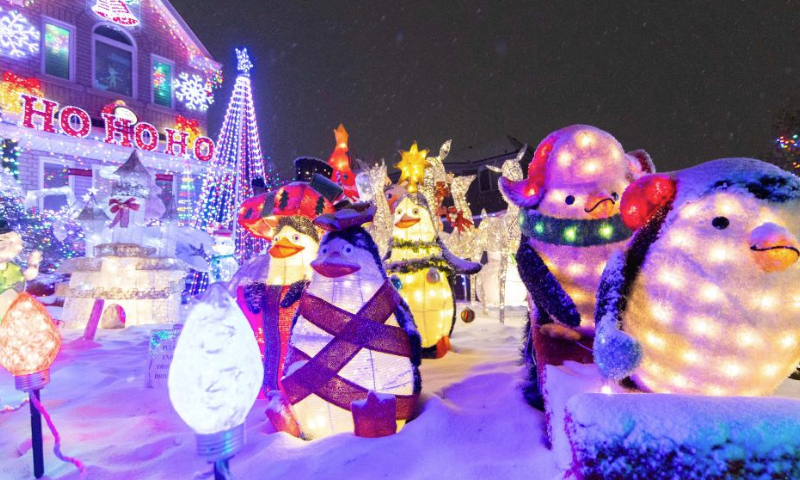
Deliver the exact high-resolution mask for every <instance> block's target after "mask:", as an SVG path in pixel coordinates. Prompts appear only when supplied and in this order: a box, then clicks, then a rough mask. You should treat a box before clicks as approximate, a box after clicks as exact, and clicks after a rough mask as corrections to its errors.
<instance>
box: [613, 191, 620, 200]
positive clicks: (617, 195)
mask: <svg viewBox="0 0 800 480" xmlns="http://www.w3.org/2000/svg"><path fill="white" fill-rule="evenodd" d="M611 198H613V199H614V201H615V202H616V201H617V200H619V193H617V192H611Z"/></svg>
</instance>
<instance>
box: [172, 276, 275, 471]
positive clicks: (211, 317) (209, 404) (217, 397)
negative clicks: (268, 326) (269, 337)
mask: <svg viewBox="0 0 800 480" xmlns="http://www.w3.org/2000/svg"><path fill="white" fill-rule="evenodd" d="M263 376H264V367H263V365H262V364H261V353H260V351H259V349H258V344H257V343H256V339H255V337H254V336H253V331H252V330H251V328H250V325H249V323H248V322H247V319H246V318H245V317H244V314H243V313H242V311H241V310H240V309H239V307H238V305H237V304H236V302H235V301H234V299H233V298H232V297H231V296H230V295H228V293H227V292H226V291H225V287H224V286H223V285H222V284H220V283H214V284H212V285H211V286H210V287H209V288H208V290H206V291H205V293H204V294H203V296H202V297H201V299H200V301H199V302H198V303H197V304H196V305H195V306H194V307H193V308H192V310H191V311H190V312H189V316H188V317H187V319H186V324H185V325H184V327H183V331H182V332H181V336H180V338H179V339H178V344H177V346H176V347H175V353H174V356H173V358H172V364H171V366H170V369H169V378H168V382H167V383H168V386H169V398H170V401H171V402H172V406H173V407H174V408H175V411H177V412H178V415H180V417H181V418H182V419H183V421H184V422H186V424H187V425H189V426H190V427H191V428H192V430H194V431H195V432H196V433H197V450H198V454H199V455H200V456H202V457H204V458H206V459H207V460H209V461H211V462H214V463H215V469H216V470H217V472H220V473H222V474H223V478H224V475H228V473H227V470H228V466H227V461H228V459H230V458H231V457H232V456H233V455H234V454H235V453H236V452H237V451H238V450H239V449H240V448H241V447H242V446H243V445H244V443H245V439H244V420H245V417H246V416H247V413H248V412H249V411H250V408H251V407H252V406H253V402H255V400H256V397H257V396H258V391H259V388H260V387H261V382H262V380H263Z"/></svg>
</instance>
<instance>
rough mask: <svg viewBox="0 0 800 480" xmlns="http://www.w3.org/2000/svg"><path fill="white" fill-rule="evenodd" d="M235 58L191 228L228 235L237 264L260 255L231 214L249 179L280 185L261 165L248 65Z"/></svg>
mask: <svg viewBox="0 0 800 480" xmlns="http://www.w3.org/2000/svg"><path fill="white" fill-rule="evenodd" d="M236 56H237V58H238V68H239V75H238V76H237V77H236V84H235V85H234V87H233V94H232V95H231V100H230V103H229V104H228V110H227V111H226V112H225V119H224V120H223V122H222V129H221V130H220V133H219V138H218V139H217V150H216V153H215V154H214V158H212V159H211V163H210V165H209V167H208V170H207V173H206V176H205V178H204V180H203V187H202V189H201V191H200V199H199V202H198V204H197V213H196V215H195V223H194V226H195V228H200V229H203V230H212V231H213V230H217V229H220V228H223V229H228V230H230V231H231V232H233V236H234V239H235V242H236V253H235V255H236V258H237V260H239V262H240V263H241V262H244V261H246V260H249V259H250V258H252V257H254V256H255V255H256V254H258V253H259V252H261V251H262V250H263V248H264V240H263V239H261V238H256V237H254V236H252V235H250V233H248V232H247V231H246V230H244V229H242V228H241V227H240V226H239V225H238V224H237V222H236V213H237V209H238V207H239V205H240V204H241V203H242V200H244V199H245V198H248V197H251V196H252V195H253V189H252V183H253V180H254V179H257V178H263V179H264V182H265V183H266V186H267V188H270V189H271V188H274V187H276V186H278V185H279V182H280V180H279V179H278V178H277V175H275V173H274V172H273V168H272V165H269V166H267V165H266V162H265V161H264V157H263V155H262V153H261V141H260V139H259V136H258V125H257V123H256V113H255V107H254V106H253V92H252V87H251V84H250V69H252V68H253V64H252V63H251V62H250V59H249V57H248V55H247V49H242V50H239V49H236Z"/></svg>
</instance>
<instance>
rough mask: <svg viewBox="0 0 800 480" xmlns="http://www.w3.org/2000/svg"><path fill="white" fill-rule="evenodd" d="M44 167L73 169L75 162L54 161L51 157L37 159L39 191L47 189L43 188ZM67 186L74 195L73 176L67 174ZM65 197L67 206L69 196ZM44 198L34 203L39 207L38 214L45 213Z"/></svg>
mask: <svg viewBox="0 0 800 480" xmlns="http://www.w3.org/2000/svg"><path fill="white" fill-rule="evenodd" d="M45 165H57V166H59V167H66V168H74V167H75V162H73V161H72V160H58V159H55V158H52V157H39V190H44V189H45V188H47V187H45V186H44V166H45ZM67 186H68V187H69V188H70V189H71V190H72V192H73V194H74V193H75V176H74V175H69V173H67ZM65 196H66V197H67V204H69V195H65ZM44 198H45V197H41V198H39V200H38V201H37V202H36V203H37V205H38V207H39V211H40V212H44V211H45V208H44Z"/></svg>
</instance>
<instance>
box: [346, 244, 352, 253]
mask: <svg viewBox="0 0 800 480" xmlns="http://www.w3.org/2000/svg"><path fill="white" fill-rule="evenodd" d="M344 253H346V254H348V255H350V254H351V253H353V247H351V246H349V245H348V246H346V247H344Z"/></svg>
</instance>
